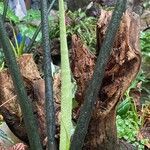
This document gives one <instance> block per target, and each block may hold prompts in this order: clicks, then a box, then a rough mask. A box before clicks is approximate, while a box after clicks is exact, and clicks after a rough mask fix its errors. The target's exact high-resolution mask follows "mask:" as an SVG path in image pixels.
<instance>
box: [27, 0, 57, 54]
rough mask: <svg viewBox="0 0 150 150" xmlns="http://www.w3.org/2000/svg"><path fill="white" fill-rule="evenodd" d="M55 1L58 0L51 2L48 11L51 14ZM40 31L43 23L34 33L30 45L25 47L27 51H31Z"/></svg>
mask: <svg viewBox="0 0 150 150" xmlns="http://www.w3.org/2000/svg"><path fill="white" fill-rule="evenodd" d="M55 1H56V0H53V1H52V2H51V4H50V6H49V8H48V11H47V12H48V14H49V13H50V11H51V10H52V7H53V5H54V3H55ZM40 31H41V23H40V25H39V26H38V28H37V30H36V31H35V33H34V35H33V37H32V39H31V41H30V43H29V45H28V46H27V47H26V48H25V52H27V53H30V52H31V48H32V46H33V44H34V42H35V40H36V37H37V36H38V34H39V32H40Z"/></svg>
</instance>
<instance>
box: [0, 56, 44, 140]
mask: <svg viewBox="0 0 150 150" xmlns="http://www.w3.org/2000/svg"><path fill="white" fill-rule="evenodd" d="M18 64H19V68H20V72H21V74H22V78H23V80H24V84H25V86H26V89H27V92H28V96H29V97H30V98H31V100H33V98H34V93H33V88H32V86H33V84H34V83H35V81H37V80H39V79H41V77H40V73H39V71H38V68H37V66H36V64H35V63H34V60H33V57H32V55H31V54H24V55H23V56H21V57H20V58H19V59H18ZM0 83H1V84H0V105H1V106H0V112H1V114H2V115H3V117H4V120H5V121H6V123H7V125H8V126H9V128H10V129H11V131H12V132H13V133H14V134H15V135H16V136H17V137H18V138H20V139H21V140H23V141H24V142H28V138H27V133H26V130H25V126H24V122H23V116H22V113H21V108H20V105H19V101H18V99H17V95H16V92H15V89H14V86H13V82H12V79H11V76H10V73H9V71H8V69H5V70H3V71H2V72H0ZM37 105H41V104H40V103H39V104H37ZM33 106H34V104H33ZM34 111H35V112H36V110H34ZM42 111H43V110H42Z"/></svg>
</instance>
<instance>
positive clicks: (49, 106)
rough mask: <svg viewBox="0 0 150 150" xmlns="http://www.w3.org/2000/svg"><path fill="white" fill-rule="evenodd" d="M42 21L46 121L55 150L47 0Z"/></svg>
mask: <svg viewBox="0 0 150 150" xmlns="http://www.w3.org/2000/svg"><path fill="white" fill-rule="evenodd" d="M41 23H42V40H43V49H44V77H45V99H46V121H47V135H48V149H49V150H55V149H56V145H55V108H54V98H53V78H52V71H51V51H50V39H49V25H48V13H47V1H46V0H41Z"/></svg>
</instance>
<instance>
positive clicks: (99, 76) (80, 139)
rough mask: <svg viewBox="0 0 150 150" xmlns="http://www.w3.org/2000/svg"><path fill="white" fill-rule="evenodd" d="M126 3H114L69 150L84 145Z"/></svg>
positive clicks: (77, 149) (119, 1)
mask: <svg viewBox="0 0 150 150" xmlns="http://www.w3.org/2000/svg"><path fill="white" fill-rule="evenodd" d="M126 1H127V0H118V1H117V3H116V7H115V9H114V12H113V14H112V19H111V21H110V24H109V26H108V29H107V32H106V36H105V39H104V42H103V44H102V47H101V49H100V51H99V55H98V58H97V63H96V66H95V70H94V74H93V78H92V80H91V81H90V84H89V86H88V88H87V90H86V93H85V101H84V104H83V107H82V108H81V113H80V116H79V119H78V122H77V127H76V130H75V133H74V135H73V139H72V142H71V150H81V149H82V146H83V144H84V139H85V136H86V134H87V129H88V126H89V122H90V119H91V114H92V110H93V108H94V103H95V102H96V99H97V95H98V92H99V89H100V86H101V84H102V80H103V77H104V71H105V67H106V64H107V60H108V58H109V56H110V53H111V49H112V47H113V43H114V41H115V36H116V33H117V31H118V28H119V24H120V21H121V17H122V15H123V12H124V11H125V8H126ZM95 134H96V133H95Z"/></svg>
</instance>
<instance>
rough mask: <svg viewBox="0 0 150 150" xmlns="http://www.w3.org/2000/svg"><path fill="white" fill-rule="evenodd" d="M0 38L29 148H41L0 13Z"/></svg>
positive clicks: (37, 149) (39, 149)
mask: <svg viewBox="0 0 150 150" xmlns="http://www.w3.org/2000/svg"><path fill="white" fill-rule="evenodd" d="M0 40H1V43H2V46H3V51H4V55H5V58H6V61H7V65H8V68H9V70H10V74H11V77H12V80H13V83H14V87H15V89H16V92H17V96H18V99H19V102H20V106H21V110H22V113H23V119H24V123H25V127H26V130H27V134H28V138H29V143H30V149H31V150H42V146H41V143H40V137H39V134H38V132H37V131H38V128H37V124H36V121H35V118H34V115H33V111H32V106H31V104H30V103H29V99H28V95H27V93H26V90H25V86H24V83H23V80H22V78H21V73H20V70H19V67H18V65H17V62H16V58H15V54H14V52H13V50H12V47H11V45H10V42H9V40H8V37H7V33H6V30H5V28H4V23H3V17H2V15H0Z"/></svg>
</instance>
